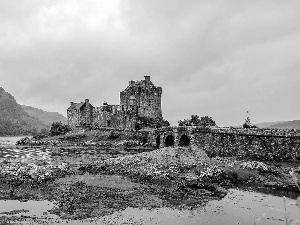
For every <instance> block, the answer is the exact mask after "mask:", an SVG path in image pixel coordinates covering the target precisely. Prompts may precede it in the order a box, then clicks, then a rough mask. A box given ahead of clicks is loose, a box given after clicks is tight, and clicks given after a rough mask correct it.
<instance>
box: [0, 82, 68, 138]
mask: <svg viewBox="0 0 300 225" xmlns="http://www.w3.org/2000/svg"><path fill="white" fill-rule="evenodd" d="M47 117H48V118H47ZM57 121H62V122H65V121H66V118H65V117H63V116H62V115H60V114H59V113H50V112H45V111H43V110H40V109H36V108H33V107H30V106H21V105H20V104H18V103H17V101H16V100H15V98H14V96H12V95H11V94H10V93H8V92H6V91H5V90H4V89H3V88H2V87H0V136H5V135H28V134H36V133H37V132H39V131H41V130H43V129H46V130H49V129H50V126H51V124H52V122H57Z"/></svg>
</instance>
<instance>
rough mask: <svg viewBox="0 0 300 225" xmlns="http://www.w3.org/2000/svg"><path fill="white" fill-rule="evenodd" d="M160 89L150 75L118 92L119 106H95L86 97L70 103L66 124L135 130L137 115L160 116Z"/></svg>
mask: <svg viewBox="0 0 300 225" xmlns="http://www.w3.org/2000/svg"><path fill="white" fill-rule="evenodd" d="M161 95H162V88H161V87H156V86H155V85H154V84H153V83H152V82H151V81H150V76H145V79H144V80H141V81H129V85H128V86H127V88H126V89H125V90H124V91H121V92H120V105H109V104H107V103H106V102H104V103H103V105H102V106H96V107H94V106H93V105H92V104H91V103H90V102H89V100H88V99H86V100H85V101H84V102H80V103H75V102H71V105H70V107H69V108H68V109H67V116H68V124H69V126H70V127H71V128H72V129H75V128H86V127H90V128H93V129H96V128H99V127H111V128H116V129H121V130H134V129H135V125H136V121H137V119H138V117H147V118H159V119H162V111H161Z"/></svg>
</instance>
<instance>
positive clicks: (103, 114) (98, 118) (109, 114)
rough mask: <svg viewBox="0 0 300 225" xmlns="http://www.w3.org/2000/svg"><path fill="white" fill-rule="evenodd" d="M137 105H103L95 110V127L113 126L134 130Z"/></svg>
mask: <svg viewBox="0 0 300 225" xmlns="http://www.w3.org/2000/svg"><path fill="white" fill-rule="evenodd" d="M136 119H137V107H136V106H127V105H123V106H121V105H103V106H100V107H95V108H94V111H93V128H99V127H111V128H116V129H120V130H134V129H135V123H136Z"/></svg>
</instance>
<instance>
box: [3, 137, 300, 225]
mask: <svg viewBox="0 0 300 225" xmlns="http://www.w3.org/2000/svg"><path fill="white" fill-rule="evenodd" d="M20 138H22V137H0V158H3V159H16V160H18V159H19V160H22V159H27V158H37V159H44V160H49V159H51V151H50V149H47V148H42V147H41V148H37V147H34V148H31V147H17V146H15V142H16V141H17V140H19V139H20ZM62 154H63V153H62ZM65 154H68V152H66V153H65ZM283 195H285V196H289V197H288V198H287V202H288V203H291V204H289V205H288V208H287V211H289V218H292V219H295V220H297V219H298V220H300V210H299V208H298V207H297V206H296V205H295V203H296V200H295V199H296V197H297V196H296V195H295V194H294V193H290V194H289V193H285V192H276V191H275V190H268V189H262V190H261V191H258V190H251V189H245V188H239V189H229V193H228V194H227V195H226V196H225V197H224V198H222V199H221V200H213V201H210V202H208V203H207V204H206V205H205V206H201V207H200V206H199V207H196V208H194V207H191V208H185V209H182V210H179V209H174V208H166V207H163V208H156V209H151V210H150V209H145V208H130V207H129V208H127V209H125V210H124V211H120V212H115V213H113V214H111V215H108V216H104V217H100V218H91V219H85V220H63V219H60V218H59V217H58V216H56V215H53V214H51V213H49V211H48V210H51V209H52V208H53V207H55V202H50V201H26V202H20V201H18V200H14V199H0V218H1V217H3V216H6V217H23V218H24V220H22V221H20V220H19V221H18V222H17V223H16V224H136V225H150V224H151V225H152V224H153V225H154V224H162V225H180V224H185V225H192V224H195V225H196V224H197V225H199V224H212V225H221V224H222V225H227V224H228V225H231V224H250V225H254V224H262V225H263V224H265V225H283V224H286V222H285V216H284V201H283ZM26 218H27V219H26ZM261 218H264V219H261Z"/></svg>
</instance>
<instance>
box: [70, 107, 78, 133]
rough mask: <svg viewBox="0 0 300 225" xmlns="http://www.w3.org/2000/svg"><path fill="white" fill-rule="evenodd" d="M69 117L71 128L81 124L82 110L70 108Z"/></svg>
mask: <svg viewBox="0 0 300 225" xmlns="http://www.w3.org/2000/svg"><path fill="white" fill-rule="evenodd" d="M67 118H68V125H69V126H70V127H71V128H75V127H77V126H79V121H80V111H79V110H72V109H68V111H67Z"/></svg>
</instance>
